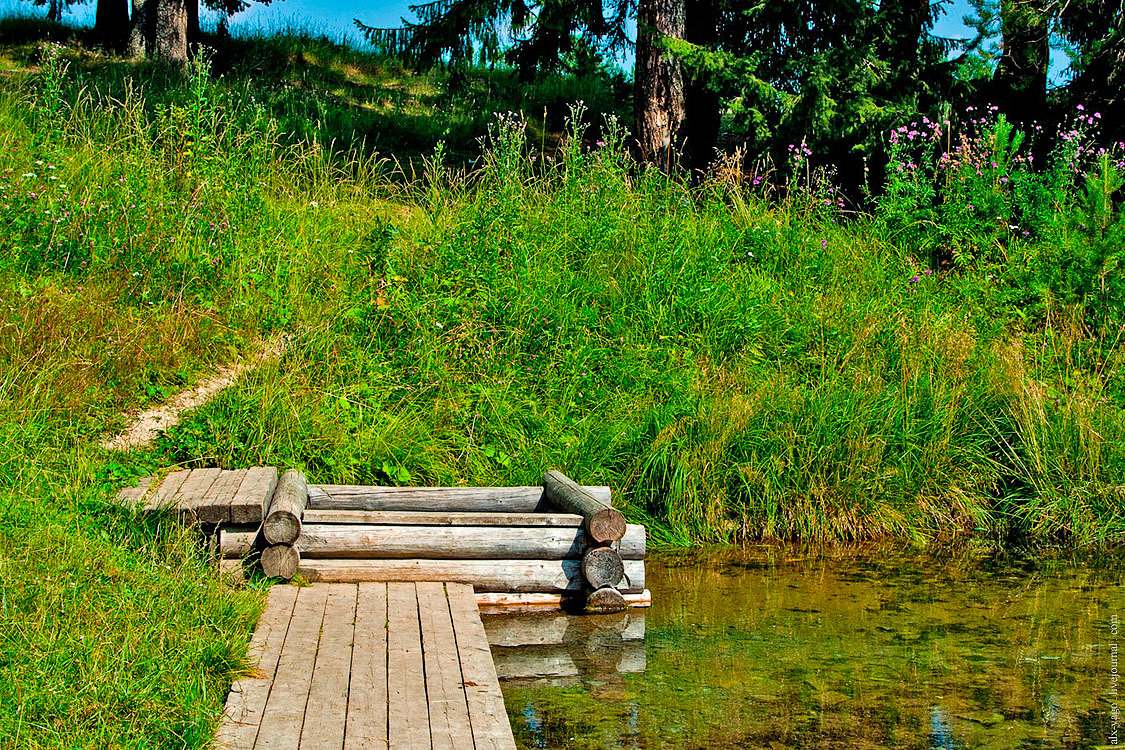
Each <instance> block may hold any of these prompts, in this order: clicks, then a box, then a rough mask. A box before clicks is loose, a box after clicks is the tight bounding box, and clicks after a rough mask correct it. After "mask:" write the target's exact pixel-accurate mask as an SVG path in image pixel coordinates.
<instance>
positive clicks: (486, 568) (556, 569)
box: [298, 558, 645, 593]
mask: <svg viewBox="0 0 1125 750" xmlns="http://www.w3.org/2000/svg"><path fill="white" fill-rule="evenodd" d="M581 566H582V563H581V561H579V560H417V559H410V560H310V559H304V558H303V559H302V560H301V567H300V570H299V571H298V572H299V573H300V574H301V576H302V577H304V578H305V579H306V580H308V581H334V582H339V583H357V582H359V581H453V582H455V583H467V584H470V585H471V586H473V587H474V588H476V589H477V590H478V591H502V592H509V593H533V592H545V593H554V592H562V591H569V590H577V589H580V588H582V586H583V580H582V571H581ZM624 567H625V577H624V578H623V579H622V580H621V582H620V583H618V585H617V588H618V589H619V590H620V591H621V592H622V593H638V592H640V591H643V590H644V587H645V585H644V584H645V581H644V561H643V560H626V561H625V563H624Z"/></svg>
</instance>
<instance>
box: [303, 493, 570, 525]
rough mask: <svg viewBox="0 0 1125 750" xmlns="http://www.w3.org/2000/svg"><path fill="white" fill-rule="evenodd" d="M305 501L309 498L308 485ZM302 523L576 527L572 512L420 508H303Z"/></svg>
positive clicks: (310, 499)
mask: <svg viewBox="0 0 1125 750" xmlns="http://www.w3.org/2000/svg"><path fill="white" fill-rule="evenodd" d="M309 492H310V498H309V501H310V502H312V497H311V493H312V492H313V490H312V489H311V488H310V490H309ZM301 522H302V523H304V524H313V523H339V524H367V525H370V526H558V527H563V528H580V527H581V526H582V523H583V518H582V516H576V515H574V514H573V513H461V512H451V511H445V512H433V511H422V510H316V509H315V508H305V514H304V515H303V516H302V517H301Z"/></svg>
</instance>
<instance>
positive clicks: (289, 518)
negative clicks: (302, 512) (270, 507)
mask: <svg viewBox="0 0 1125 750" xmlns="http://www.w3.org/2000/svg"><path fill="white" fill-rule="evenodd" d="M300 535H301V518H300V516H298V515H297V514H295V513H293V512H292V511H290V510H275V511H272V512H271V513H270V514H269V516H267V517H266V520H265V521H263V522H262V536H264V537H265V538H266V541H267V542H269V543H270V544H292V543H293V542H295V541H297V537H299V536H300Z"/></svg>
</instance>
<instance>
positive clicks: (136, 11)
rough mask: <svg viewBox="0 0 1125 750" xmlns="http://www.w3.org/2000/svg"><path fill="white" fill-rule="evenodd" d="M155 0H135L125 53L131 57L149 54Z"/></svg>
mask: <svg viewBox="0 0 1125 750" xmlns="http://www.w3.org/2000/svg"><path fill="white" fill-rule="evenodd" d="M155 2H156V0H133V14H132V17H131V18H130V19H129V39H128V40H127V42H126V44H125V54H127V55H129V57H144V56H145V55H146V54H148V49H149V47H148V44H149V40H150V39H152V6H153V4H154V3H155Z"/></svg>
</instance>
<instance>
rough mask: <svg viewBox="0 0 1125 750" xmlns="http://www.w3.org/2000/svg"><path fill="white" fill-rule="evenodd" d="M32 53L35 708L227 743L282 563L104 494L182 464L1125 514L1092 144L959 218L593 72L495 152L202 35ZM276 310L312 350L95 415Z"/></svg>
mask: <svg viewBox="0 0 1125 750" xmlns="http://www.w3.org/2000/svg"><path fill="white" fill-rule="evenodd" d="M9 53H10V54H8V55H7V57H6V59H8V60H9V61H11V62H13V64H18V69H19V72H18V74H14V75H15V76H16V77H14V78H11V79H4V80H3V81H2V82H0V328H2V329H3V335H0V437H3V440H2V441H0V444H2V445H3V447H2V448H0V489H2V490H3V491H4V493H5V496H6V497H8V498H10V500H9V501H8V502H6V503H3V504H0V612H2V616H3V618H4V627H3V628H2V629H0V664H2V666H3V669H4V671H5V674H10V675H12V679H5V680H2V681H0V700H2V701H3V703H4V705H5V706H8V707H9V709H10V710H8V711H5V712H0V738H3V739H0V745H4V746H9V747H20V748H23V747H76V746H78V747H84V746H118V745H125V746H138V747H142V746H145V747H165V746H166V747H201V746H204V745H205V743H206V738H207V737H208V736H209V732H210V731H211V728H212V727H213V725H214V722H215V721H216V718H217V716H218V712H219V710H220V708H221V701H222V693H223V691H224V690H225V688H226V685H227V684H228V683H227V681H228V680H229V678H230V676H231V674H232V673H233V672H234V671H235V670H237V669H238V668H239V667H240V665H241V659H242V658H243V656H244V648H245V643H246V639H247V635H248V631H249V625H250V622H251V621H252V618H253V615H254V613H255V611H256V608H257V606H258V605H259V603H260V600H259V598H258V596H257V595H256V594H255V593H254V592H253V590H243V591H236V590H232V589H228V588H224V587H223V585H221V584H220V583H219V582H218V578H217V576H216V574H215V571H214V570H212V569H211V568H210V567H209V566H208V564H207V562H206V560H204V559H202V557H201V556H200V553H199V552H198V551H197V550H196V548H195V547H194V546H193V544H192V543H191V539H190V538H189V535H187V534H185V533H183V532H180V531H178V530H176V529H175V528H173V527H170V526H161V525H159V524H152V523H148V522H143V521H141V520H140V519H137V518H134V517H133V516H131V515H130V514H128V513H125V512H123V511H121V510H119V509H115V508H114V507H113V506H112V504H111V503H109V502H107V501H108V499H109V498H110V496H111V495H112V493H113V492H114V491H115V490H116V489H117V487H119V486H120V485H121V484H122V483H123V482H124V481H125V480H126V478H128V477H131V476H135V475H138V474H142V473H150V472H152V471H155V470H158V469H160V468H162V467H166V466H169V465H171V464H176V465H180V466H203V465H209V466H224V467H237V466H246V465H250V464H258V463H274V464H278V465H281V466H295V467H300V468H302V469H304V470H305V471H306V472H308V474H309V475H310V477H311V478H312V479H314V480H316V481H321V482H363V483H391V484H431V483H432V484H461V483H464V484H494V483H496V484H509V483H514V484H522V483H534V482H536V481H538V478H539V476H540V474H541V472H542V471H543V470H544V469H546V468H548V467H557V468H561V469H562V470H564V471H566V472H567V473H569V474H570V475H571V476H573V477H575V478H576V479H579V480H581V481H583V482H591V483H607V484H610V485H611V486H612V487H613V488H614V491H615V493H616V497H617V502H618V504H619V505H620V506H621V507H622V508H624V509H625V511H626V513H627V514H628V515H629V516H630V517H631V518H634V519H637V520H643V521H645V522H647V523H649V525H650V529H651V534H652V538H653V539H654V541H656V542H657V543H659V544H662V545H688V544H695V543H700V542H712V541H717V542H738V541H749V540H763V539H764V540H804V541H812V542H821V543H833V542H840V541H865V540H876V539H882V540H886V539H892V540H904V541H910V542H916V543H925V542H927V541H929V540H938V539H941V540H947V539H967V538H983V539H987V540H991V541H995V542H1010V541H1016V540H1018V541H1020V542H1024V543H1033V544H1048V543H1059V542H1062V543H1068V544H1092V543H1113V542H1119V541H1120V540H1121V539H1122V533H1123V530H1125V514H1123V508H1125V498H1123V493H1122V489H1121V488H1122V487H1125V448H1123V446H1125V434H1123V433H1125V429H1123V421H1122V415H1123V407H1125V389H1123V388H1122V378H1121V372H1122V355H1121V346H1120V344H1121V325H1122V322H1123V319H1122V311H1121V309H1120V307H1121V306H1120V291H1121V290H1120V286H1119V282H1118V281H1117V277H1116V276H1115V275H1113V274H1112V273H1110V271H1111V270H1112V269H1111V268H1110V267H1109V266H1108V265H1107V264H1108V263H1109V262H1110V261H1112V260H1113V256H1112V252H1111V250H1112V245H1111V243H1110V239H1111V238H1112V237H1114V236H1116V235H1115V234H1114V233H1115V232H1117V231H1118V228H1119V227H1120V226H1121V221H1120V218H1119V217H1120V214H1119V211H1118V208H1117V204H1116V202H1115V201H1116V194H1114V193H1113V191H1108V192H1107V191H1105V190H1103V191H1102V193H1098V192H1097V191H1096V190H1094V189H1093V188H1090V187H1089V184H1088V183H1083V182H1082V181H1081V180H1071V181H1069V182H1067V184H1066V186H1065V193H1064V195H1065V196H1068V197H1066V199H1065V200H1059V201H1056V202H1054V203H1049V204H1044V203H1042V201H1039V202H1036V201H1038V199H1037V198H1036V199H1034V200H1033V199H1032V198H1027V199H1026V200H1025V199H1023V198H1020V199H1015V198H1011V195H1010V193H1008V192H1005V191H1006V190H1007V188H1006V187H1001V186H1006V185H1007V184H1008V183H1004V182H1001V181H1000V180H999V177H998V176H997V175H993V176H994V177H996V179H995V180H993V182H992V185H993V188H992V189H993V190H994V192H995V194H994V195H993V194H990V195H992V198H995V199H996V200H997V204H996V205H998V206H1007V207H1008V208H1006V209H1004V210H1009V211H1013V212H1015V213H1017V214H1019V215H1020V216H1021V217H1022V216H1023V215H1024V213H1026V214H1027V215H1028V216H1030V215H1031V214H1030V212H1031V208H1034V207H1035V206H1040V207H1042V206H1044V205H1049V208H1050V210H1047V209H1043V210H1042V211H1040V213H1039V214H1036V216H1039V217H1040V218H1039V219H1035V218H1034V217H1032V219H1034V220H1035V221H1038V222H1039V223H1038V224H1036V225H1035V226H1036V227H1037V228H1036V230H1035V232H1034V233H1030V234H1029V236H1027V237H1024V236H1022V235H1021V234H1019V233H1015V236H1013V233H1012V232H1011V231H1008V230H1005V231H1004V232H999V231H998V223H997V222H996V221H995V220H994V219H993V218H990V217H977V219H976V220H975V223H974V221H969V219H972V218H973V217H971V216H970V217H969V219H966V220H965V221H964V222H963V223H961V224H957V225H953V224H950V225H947V226H946V227H945V228H944V229H943V230H942V232H939V233H931V232H930V231H929V230H928V229H927V227H931V226H932V225H933V224H935V223H936V222H933V221H931V220H930V219H929V218H928V215H927V214H926V212H928V211H931V209H932V208H933V205H934V204H933V201H934V200H937V199H936V198H934V197H933V195H930V197H929V198H925V199H921V198H917V195H918V194H921V193H924V192H925V191H915V193H914V195H915V197H914V198H910V197H909V196H907V198H906V199H902V200H898V199H896V201H895V202H885V203H883V204H882V205H883V206H884V209H885V210H882V211H880V212H879V213H877V215H875V216H864V215H849V214H844V213H842V212H841V211H840V209H839V207H838V206H837V205H836V204H835V202H834V201H833V200H831V199H828V204H829V205H825V203H824V201H825V195H826V194H828V193H826V192H825V190H824V189H823V186H822V185H820V184H819V183H817V182H816V181H815V180H809V181H807V183H805V184H804V185H802V184H795V185H794V186H792V189H790V190H788V191H786V192H785V193H780V194H778V193H771V192H769V191H768V190H765V188H763V186H762V185H761V184H757V185H755V184H754V182H753V181H746V180H744V179H743V177H742V174H741V171H740V170H737V169H730V168H726V169H719V170H716V172H715V173H714V174H712V175H711V176H709V177H708V178H707V179H705V180H702V181H700V182H698V183H689V182H688V181H686V180H683V179H680V178H679V177H677V176H669V175H666V174H663V173H661V172H659V171H656V170H646V169H642V168H639V167H638V166H637V165H635V164H633V163H632V162H631V161H630V159H629V157H628V156H627V154H626V152H625V148H624V140H625V138H626V136H625V134H624V132H623V131H622V129H621V128H620V127H619V126H618V125H617V124H616V123H615V122H614V121H612V120H610V121H608V122H604V121H603V122H597V123H596V130H595V129H594V124H593V122H592V121H593V119H594V118H591V117H590V116H588V115H586V114H584V113H582V112H581V111H575V112H574V113H573V114H572V116H571V122H570V125H569V126H568V130H567V132H566V133H565V134H564V136H563V137H562V138H561V139H554V138H553V139H551V140H552V141H554V140H558V148H557V149H556V148H546V149H543V148H542V147H543V146H545V145H547V139H546V138H542V137H541V135H542V134H541V133H537V132H535V130H534V129H529V128H527V127H526V126H525V123H524V122H523V121H522V120H521V119H520V118H519V117H518V116H517V115H505V116H503V117H501V118H499V119H497V120H494V121H493V124H492V126H491V127H492V130H491V135H490V136H489V140H488V142H487V147H486V148H484V149H483V150H482V156H481V161H480V163H479V164H478V165H477V167H476V168H475V169H473V170H472V171H466V170H464V169H463V168H458V167H455V166H451V165H450V163H449V162H450V161H451V159H450V158H449V157H447V155H446V154H445V152H444V150H443V149H442V148H440V147H439V148H437V149H435V150H434V151H433V152H432V154H431V155H430V156H429V157H427V158H426V159H425V161H424V162H419V163H417V164H416V165H415V166H414V167H412V168H407V167H405V166H404V167H403V168H401V169H399V170H398V171H396V167H395V166H394V164H393V162H388V161H386V160H383V159H380V158H379V157H378V156H372V155H371V152H369V151H363V150H354V149H353V150H348V149H342V148H338V147H334V146H331V144H330V143H326V142H325V141H323V140H321V139H315V138H311V137H310V138H305V137H300V136H294V135H293V133H292V132H289V131H288V130H287V129H286V128H285V127H284V125H283V124H282V122H281V121H280V120H279V118H278V117H277V110H276V109H275V108H273V107H271V106H270V104H269V102H268V101H266V99H267V98H268V96H272V95H274V94H276V93H277V92H272V93H271V92H269V91H262V90H259V89H258V88H256V84H255V83H254V81H253V80H252V79H251V78H250V77H240V76H237V75H228V76H226V77H224V78H222V79H216V78H215V77H213V76H212V75H211V74H210V73H209V71H208V68H207V64H206V60H205V59H201V60H200V61H197V63H196V64H195V67H194V68H193V69H192V70H191V71H189V72H188V73H187V75H186V76H183V75H181V74H180V73H178V72H177V71H170V70H162V69H150V68H143V69H138V70H135V71H130V70H128V69H126V67H125V66H123V65H118V64H116V63H113V62H110V61H106V60H104V58H100V57H98V56H97V55H92V54H88V53H86V52H80V53H79V54H75V53H74V51H72V50H51V49H44V50H40V51H35V52H30V51H28V50H26V49H23V48H18V49H16V50H15V51H14V52H13V51H11V50H9ZM21 55H23V56H24V57H20V56H21ZM361 62H362V61H361ZM364 64H367V63H364ZM68 65H69V68H68V67H67V66H68ZM28 66H30V67H28ZM271 85H272V84H271ZM259 94H261V96H259ZM282 95H284V92H283V93H282ZM264 101H266V103H263V102H264ZM331 106H332V107H333V108H334V109H333V110H332V116H338V117H349V116H352V115H351V114H350V110H349V109H348V107H349V106H350V105H349V104H348V103H346V102H340V103H336V104H332V105H331ZM337 108H338V109H337ZM529 141H530V142H529ZM599 141H600V142H599ZM548 157H550V158H548ZM1111 166H1112V165H1111ZM409 169H413V171H409ZM1094 174H1096V173H1094ZM1005 176H1006V175H1005ZM928 177H929V178H931V179H932V178H934V174H933V173H931V174H929V175H928ZM408 178H409V179H408ZM950 179H952V178H950ZM968 179H970V181H971V180H972V179H973V177H972V176H971V175H970V176H969V178H968ZM1028 179H1030V177H1029V178H1028ZM759 183H760V181H759ZM1107 184H1108V183H1107ZM969 187H971V189H972V190H984V186H983V183H982V184H977V183H973V184H972V185H970V186H969ZM968 189H969V188H966V190H968ZM1029 190H1030V189H1029ZM908 192H909V191H905V190H904V191H899V192H898V193H895V195H897V196H899V198H901V197H902V196H903V195H904V194H906V193H908ZM1032 193H1034V191H1031V192H1029V193H1027V195H1031V194H1032ZM1035 195H1039V194H1038V193H1035ZM1099 196H1101V197H1100V198H1099ZM1107 196H1108V198H1107ZM1033 197H1034V196H1033ZM978 200H979V199H978ZM1099 200H1100V201H1101V202H1100V203H1098V201H1099ZM926 201H930V202H929V203H927V202H926ZM1005 201H1008V202H1007V203H1005ZM1021 201H1022V202H1021ZM940 205H942V206H943V208H942V209H941V210H943V211H945V210H948V211H953V210H954V209H955V208H956V207H955V206H948V205H946V204H940ZM1021 212H1023V213H1021ZM1095 219H1096V222H1097V223H1096V224H1091V223H1090V222H1091V221H1092V220H1095ZM1020 220H1021V221H1023V219H1022V218H1020ZM927 222H929V223H927ZM1005 223H1006V225H1009V226H1010V225H1012V224H1015V222H1012V221H1007V222H1005ZM1091 227H1093V229H1091ZM953 230H956V231H955V232H953ZM1106 238H1110V239H1106ZM1107 248H1109V249H1108V250H1107ZM1068 258H1083V259H1084V260H1082V262H1081V263H1070V262H1069V261H1068V260H1067V259H1068ZM1060 259H1061V260H1060ZM1068 264H1069V265H1068ZM1060 269H1061V270H1060ZM1107 269H1108V270H1107ZM927 271H928V273H927ZM1062 271H1065V272H1062ZM277 332H282V333H284V334H285V335H287V336H288V338H289V340H290V346H289V348H288V349H287V352H286V354H285V355H284V356H283V357H282V359H281V360H280V361H278V362H276V363H267V364H265V365H263V366H262V367H261V368H260V369H258V370H257V371H255V372H253V373H251V374H250V375H248V376H246V377H245V378H244V379H243V380H242V381H241V382H240V383H239V384H237V385H236V386H235V387H234V388H232V389H230V390H228V391H226V392H225V393H223V394H222V395H221V396H219V397H218V398H217V399H215V400H214V401H213V402H212V403H210V404H209V405H207V406H205V407H203V408H201V409H199V410H197V411H196V412H194V413H192V414H191V415H189V417H188V418H187V419H186V421H184V422H183V423H182V424H181V425H180V426H179V427H177V428H175V429H172V430H169V431H168V432H167V433H166V434H165V435H164V436H163V437H162V438H161V439H160V440H159V441H158V444H157V445H156V447H155V448H153V449H152V450H150V451H147V452H138V453H133V454H129V455H109V454H105V453H104V452H102V451H101V450H100V449H99V448H97V447H96V439H97V438H98V437H100V436H103V435H105V434H107V433H108V432H110V431H112V430H115V429H117V428H120V427H121V426H122V425H123V424H124V423H125V421H126V412H127V411H128V410H130V409H135V408H138V407H140V406H143V405H145V404H149V403H153V402H157V401H160V400H163V399H164V398H165V397H166V396H167V395H168V394H170V393H172V392H174V391H176V390H179V389H180V388H182V387H184V386H185V385H187V384H189V383H191V382H192V381H193V380H194V379H195V378H196V377H197V375H198V374H199V373H200V372H203V371H205V370H206V369H208V368H210V367H213V366H215V365H217V364H219V363H222V362H225V361H229V360H230V359H232V358H234V357H235V356H237V355H238V353H239V352H241V351H244V350H246V349H247V348H248V347H249V346H250V345H251V344H252V343H253V342H254V341H256V340H257V339H259V338H260V337H263V336H266V335H268V334H272V333H277ZM166 716H168V717H171V718H170V719H168V720H165V719H164V717H166Z"/></svg>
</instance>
